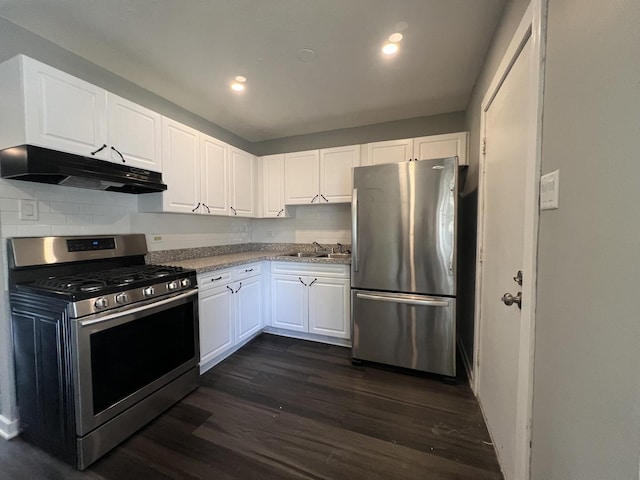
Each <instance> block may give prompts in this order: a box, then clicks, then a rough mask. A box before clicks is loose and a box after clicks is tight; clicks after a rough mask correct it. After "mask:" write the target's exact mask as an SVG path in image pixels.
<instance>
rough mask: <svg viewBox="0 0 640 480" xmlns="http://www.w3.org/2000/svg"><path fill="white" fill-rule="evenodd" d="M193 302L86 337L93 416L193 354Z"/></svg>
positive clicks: (188, 358)
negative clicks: (89, 337) (89, 339)
mask: <svg viewBox="0 0 640 480" xmlns="http://www.w3.org/2000/svg"><path fill="white" fill-rule="evenodd" d="M194 328H195V322H194V302H188V303H187V304H183V305H180V306H177V307H173V308H170V309H167V310H164V311H161V312H158V313H155V314H153V315H149V316H146V317H143V318H140V319H137V320H133V321H131V322H128V323H125V324H123V325H119V326H116V327H112V328H108V329H106V330H103V331H101V332H97V333H93V334H92V335H91V375H92V386H93V412H94V415H96V414H98V413H100V412H102V411H103V410H105V409H106V408H108V407H110V406H111V405H113V404H115V403H117V402H118V401H120V400H122V399H124V398H126V397H127V396H129V395H131V394H132V393H134V392H136V391H137V390H140V389H141V388H143V387H145V386H146V385H148V384H150V383H151V382H153V381H154V380H157V379H158V378H160V377H162V376H163V375H165V374H166V373H169V372H171V371H172V370H174V369H175V368H177V367H179V366H180V365H182V364H184V363H185V362H187V361H189V360H191V359H193V358H194V356H195V332H194Z"/></svg>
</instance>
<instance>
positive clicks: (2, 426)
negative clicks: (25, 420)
mask: <svg viewBox="0 0 640 480" xmlns="http://www.w3.org/2000/svg"><path fill="white" fill-rule="evenodd" d="M18 427H19V423H18V420H17V419H16V420H9V419H8V418H7V417H4V416H2V415H0V437H2V438H4V439H5V440H11V439H12V438H14V437H17V436H18V434H19V433H20V429H19V428H18Z"/></svg>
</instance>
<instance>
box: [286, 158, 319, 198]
mask: <svg viewBox="0 0 640 480" xmlns="http://www.w3.org/2000/svg"><path fill="white" fill-rule="evenodd" d="M319 164H320V154H319V152H318V150H310V151H307V152H296V153H285V155H284V203H286V204H287V205H309V204H310V203H318V198H319V197H320V195H319V193H320V192H319V189H320V167H319Z"/></svg>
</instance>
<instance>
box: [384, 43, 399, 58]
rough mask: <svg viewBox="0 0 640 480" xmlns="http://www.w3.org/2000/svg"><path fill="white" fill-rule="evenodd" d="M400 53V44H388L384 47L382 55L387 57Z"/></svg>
mask: <svg viewBox="0 0 640 480" xmlns="http://www.w3.org/2000/svg"><path fill="white" fill-rule="evenodd" d="M397 51H398V44H396V43H387V44H386V45H385V46H384V47H382V53H384V54H385V55H393V54H394V53H396V52H397Z"/></svg>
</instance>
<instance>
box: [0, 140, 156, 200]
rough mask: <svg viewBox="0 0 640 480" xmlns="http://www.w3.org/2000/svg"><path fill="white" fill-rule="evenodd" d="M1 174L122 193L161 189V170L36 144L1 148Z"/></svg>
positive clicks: (20, 178) (9, 176)
mask: <svg viewBox="0 0 640 480" xmlns="http://www.w3.org/2000/svg"><path fill="white" fill-rule="evenodd" d="M0 176H1V177H2V178H10V179H13V180H24V181H27V182H38V183H49V184H54V185H65V186H68V187H79V188H90V189H93V190H106V191H109V192H122V193H134V194H139V193H151V192H162V191H164V190H166V189H167V186H166V185H165V184H164V183H162V174H160V173H157V172H151V171H149V170H144V169H141V168H135V167H130V166H128V165H121V164H118V163H111V162H106V161H104V160H97V159H95V158H91V157H83V156H81V155H74V154H72V153H64V152H58V151H56V150H49V149H47V148H42V147H36V146H35V145H20V146H17V147H12V148H7V149H4V150H0Z"/></svg>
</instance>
